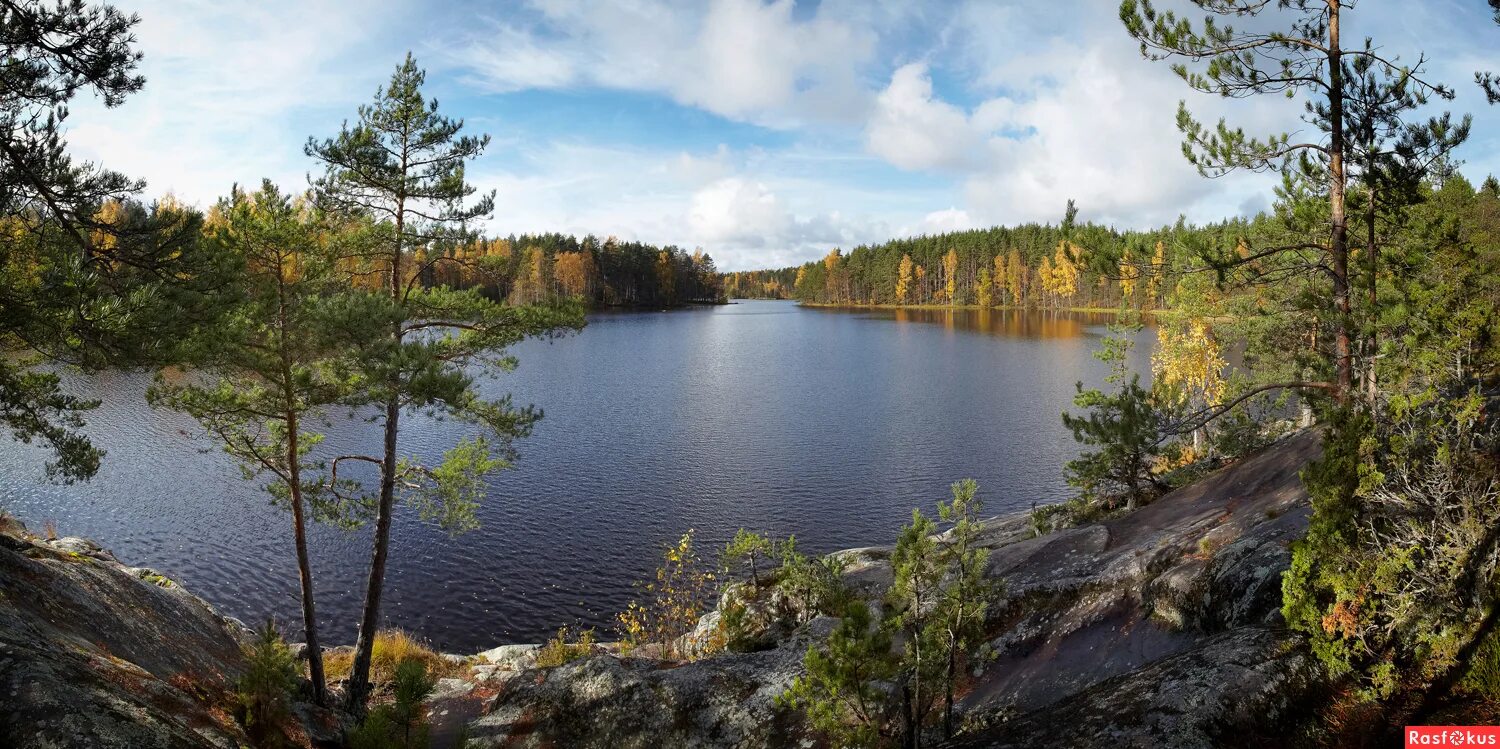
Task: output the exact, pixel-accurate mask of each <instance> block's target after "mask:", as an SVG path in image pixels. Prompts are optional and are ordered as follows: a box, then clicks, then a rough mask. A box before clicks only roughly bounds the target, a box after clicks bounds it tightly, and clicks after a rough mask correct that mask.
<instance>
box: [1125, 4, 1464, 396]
mask: <svg viewBox="0 0 1500 749" xmlns="http://www.w3.org/2000/svg"><path fill="white" fill-rule="evenodd" d="M1199 7H1201V8H1203V9H1204V10H1205V11H1207V12H1208V14H1209V15H1208V16H1207V17H1206V18H1205V20H1204V21H1203V23H1202V24H1201V26H1200V27H1198V28H1195V27H1194V25H1193V24H1192V23H1191V22H1190V21H1188V20H1187V19H1185V18H1179V17H1178V16H1177V15H1176V14H1175V13H1173V12H1172V11H1160V12H1159V11H1158V10H1157V9H1156V8H1155V7H1154V6H1153V4H1152V3H1151V2H1150V0H1123V2H1122V3H1121V4H1120V18H1121V20H1122V21H1123V22H1124V24H1125V28H1126V30H1127V31H1128V32H1129V33H1130V35H1131V36H1133V37H1135V38H1136V39H1137V40H1138V41H1139V42H1140V49H1141V54H1142V55H1143V56H1144V57H1146V58H1147V59H1151V60H1166V59H1175V60H1181V61H1182V62H1176V63H1174V64H1173V66H1172V69H1173V71H1174V72H1175V73H1176V74H1177V75H1178V76H1179V77H1180V78H1182V80H1183V81H1184V82H1185V83H1187V85H1188V86H1189V87H1190V88H1192V89H1194V90H1197V91H1200V92H1204V93H1211V94H1217V95H1220V96H1226V97H1236V98H1240V97H1249V96H1256V95H1284V96H1294V95H1296V94H1297V93H1300V92H1308V93H1309V95H1310V99H1309V102H1308V109H1307V111H1308V114H1307V115H1306V118H1305V119H1306V120H1307V121H1308V122H1309V124H1311V125H1313V126H1314V127H1315V128H1317V130H1318V131H1319V132H1320V133H1322V134H1323V136H1324V137H1323V138H1313V139H1308V140H1305V141H1300V142H1294V141H1293V140H1292V139H1291V136H1290V135H1289V134H1276V135H1272V136H1270V137H1268V138H1266V139H1264V140H1261V139H1257V138H1252V137H1249V136H1247V135H1246V134H1245V133H1244V131H1243V130H1238V129H1234V128H1231V127H1229V125H1228V124H1226V123H1225V122H1223V121H1220V122H1219V123H1218V125H1217V127H1213V128H1209V127H1205V126H1204V125H1203V124H1202V123H1200V122H1198V121H1197V120H1195V119H1194V118H1193V117H1192V115H1191V114H1189V112H1188V110H1187V107H1186V103H1183V104H1182V105H1181V106H1179V108H1178V113H1177V124H1178V128H1179V129H1180V130H1181V131H1182V133H1183V135H1184V139H1185V140H1184V147H1183V151H1184V153H1185V154H1186V155H1187V157H1188V160H1189V161H1190V162H1191V163H1192V164H1193V165H1194V166H1196V167H1197V168H1198V170H1199V172H1200V173H1202V174H1204V175H1205V176H1210V177H1216V176H1220V175H1223V174H1226V173H1228V172H1231V171H1235V170H1240V169H1248V170H1252V171H1264V170H1272V169H1278V170H1280V171H1282V172H1283V174H1284V175H1285V176H1286V178H1287V179H1289V180H1290V179H1294V178H1295V179H1297V180H1299V181H1302V182H1306V183H1309V184H1314V183H1315V184H1317V185H1318V186H1319V187H1321V188H1322V189H1323V190H1326V197H1327V204H1328V215H1327V224H1326V226H1327V227H1328V233H1327V235H1326V237H1324V236H1317V235H1311V236H1307V237H1302V238H1300V239H1298V240H1297V241H1292V242H1289V243H1287V244H1282V245H1276V246H1270V247H1251V248H1250V251H1249V252H1245V253H1229V254H1226V255H1220V256H1219V257H1217V258H1214V259H1213V262H1214V264H1215V265H1217V266H1218V267H1220V268H1221V272H1223V270H1222V269H1228V268H1241V267H1244V266H1247V265H1249V266H1256V265H1257V264H1258V266H1257V267H1259V268H1260V269H1261V271H1260V275H1261V277H1262V278H1267V279H1272V278H1274V279H1283V278H1285V277H1286V275H1288V274H1301V275H1308V276H1321V275H1323V274H1325V273H1326V275H1327V277H1328V278H1329V279H1330V283H1331V286H1332V289H1331V292H1332V293H1331V297H1332V309H1329V310H1327V311H1326V312H1325V314H1324V315H1323V318H1324V319H1325V321H1326V322H1327V323H1328V326H1329V327H1330V328H1331V330H1332V338H1333V343H1334V347H1333V348H1334V350H1333V352H1332V355H1331V366H1332V370H1333V378H1332V380H1331V381H1326V382H1296V383H1278V384H1276V385H1268V386H1265V387H1266V388H1272V387H1295V388H1298V389H1303V390H1309V389H1312V390H1324V391H1328V392H1331V393H1333V395H1334V396H1335V397H1336V398H1337V399H1338V400H1339V401H1340V402H1346V401H1347V400H1348V399H1349V398H1350V397H1351V395H1352V394H1353V387H1354V346H1355V342H1354V340H1353V336H1354V333H1355V331H1354V320H1353V315H1352V312H1353V306H1352V298H1351V285H1350V278H1351V277H1350V268H1349V258H1350V237H1349V220H1348V205H1347V190H1348V187H1349V184H1350V179H1351V174H1352V173H1353V170H1356V169H1357V168H1358V164H1357V163H1353V162H1352V159H1353V157H1354V156H1355V152H1356V149H1355V143H1356V140H1355V133H1353V132H1352V131H1351V129H1350V127H1351V124H1352V122H1351V118H1352V117H1355V116H1357V111H1358V109H1359V108H1360V107H1362V106H1367V105H1368V104H1369V103H1370V102H1369V99H1368V97H1367V96H1365V95H1364V94H1367V93H1372V92H1373V93H1374V94H1375V95H1377V96H1378V95H1382V94H1381V93H1380V91H1379V89H1378V88H1376V89H1373V90H1371V91H1362V90H1361V89H1360V86H1359V81H1360V78H1361V76H1360V74H1359V73H1358V72H1357V71H1358V69H1360V68H1363V69H1364V70H1366V71H1368V72H1370V73H1371V74H1374V75H1383V76H1386V77H1389V78H1394V79H1399V80H1400V81H1402V83H1401V84H1400V85H1402V86H1403V87H1405V88H1406V90H1407V91H1409V92H1410V93H1411V97H1410V101H1411V103H1410V104H1409V105H1408V104H1402V105H1400V106H1397V107H1395V108H1393V109H1392V110H1391V111H1389V112H1387V119H1388V120H1390V121H1393V122H1400V121H1401V114H1402V113H1403V112H1409V111H1410V110H1411V109H1413V108H1414V107H1415V106H1417V104H1416V102H1421V101H1425V100H1426V98H1427V97H1428V96H1439V97H1443V98H1451V97H1452V93H1451V92H1450V91H1448V90H1447V89H1446V88H1444V87H1443V86H1441V85H1438V84H1435V83H1431V82H1429V81H1427V80H1426V79H1425V78H1424V77H1423V68H1424V65H1425V62H1426V61H1425V58H1419V59H1418V60H1417V62H1416V64H1414V65H1402V64H1400V63H1398V62H1397V61H1396V60H1394V59H1392V58H1389V57H1387V56H1385V54H1384V53H1383V52H1382V51H1381V50H1379V49H1378V48H1376V47H1375V46H1374V45H1373V44H1371V43H1369V42H1368V41H1367V43H1366V44H1365V45H1364V47H1362V48H1359V47H1356V48H1348V47H1345V46H1344V45H1343V41H1342V38H1341V31H1342V25H1341V24H1342V21H1343V20H1344V16H1345V15H1346V14H1347V13H1349V12H1351V7H1352V3H1349V2H1348V1H1347V0H1286V1H1285V2H1280V3H1276V4H1274V5H1272V4H1268V3H1265V2H1259V1H1257V0H1229V1H1228V2H1216V3H1211V4H1203V3H1199ZM1272 8H1274V11H1271V10H1268V9H1272ZM1275 11H1285V12H1287V13H1288V14H1289V16H1290V18H1289V19H1288V21H1287V23H1286V24H1285V25H1284V26H1283V27H1282V28H1280V29H1276V28H1274V23H1273V21H1274V20H1275V19H1272V18H1269V16H1271V15H1272V14H1273V13H1274V12H1275ZM1250 17H1256V20H1255V22H1251V21H1250ZM1262 18H1264V22H1262ZM1217 19H1224V20H1226V21H1242V22H1245V23H1247V27H1242V28H1236V27H1233V26H1230V25H1227V24H1221V23H1220V22H1219V20H1217ZM1195 66H1196V67H1195ZM1319 223H1320V224H1321V222H1319ZM1309 253H1312V254H1313V257H1312V259H1309ZM1268 264H1274V265H1275V270H1274V272H1270V273H1267V272H1265V269H1266V267H1267V265H1268Z"/></svg>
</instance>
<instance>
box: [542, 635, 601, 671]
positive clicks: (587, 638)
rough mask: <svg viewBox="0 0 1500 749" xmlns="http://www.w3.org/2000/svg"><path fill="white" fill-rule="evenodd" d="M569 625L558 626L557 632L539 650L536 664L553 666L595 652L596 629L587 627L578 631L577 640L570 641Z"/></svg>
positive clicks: (546, 666) (570, 661) (544, 666)
mask: <svg viewBox="0 0 1500 749" xmlns="http://www.w3.org/2000/svg"><path fill="white" fill-rule="evenodd" d="M568 629H569V628H568V627H566V626H563V627H558V629H557V634H556V635H555V636H554V637H553V638H552V639H550V640H548V641H547V643H546V644H545V645H542V649H541V650H539V651H537V654H536V665H537V666H538V667H540V668H552V667H554V666H561V665H563V664H565V663H572V662H573V661H576V660H579V659H580V658H587V657H588V656H589V655H590V654H592V653H593V652H594V630H593V629H592V628H590V629H585V630H583V631H581V632H579V633H578V639H577V641H576V642H572V643H570V642H569V639H571V638H569V637H568V635H569V631H568Z"/></svg>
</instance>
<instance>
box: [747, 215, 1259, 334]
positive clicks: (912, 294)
mask: <svg viewBox="0 0 1500 749" xmlns="http://www.w3.org/2000/svg"><path fill="white" fill-rule="evenodd" d="M1072 210H1073V209H1072V206H1071V205H1070V206H1069V208H1068V211H1069V213H1068V216H1067V217H1066V218H1065V219H1064V221H1063V222H1062V223H1061V224H1057V225H1053V224H1035V223H1033V224H1023V225H1021V226H1017V227H999V226H997V227H992V228H989V229H973V230H969V231H961V232H950V233H946V234H936V235H923V236H918V237H911V238H907V239H895V240H891V241H889V242H886V243H884V244H879V245H873V246H871V245H861V246H859V247H855V248H854V249H853V250H851V251H849V252H847V253H845V252H842V251H841V250H837V249H835V250H833V251H832V252H830V253H828V255H827V256H825V257H823V258H822V259H821V260H814V261H810V262H808V263H804V264H803V265H797V266H791V267H787V268H778V269H774V270H757V271H744V272H739V273H726V274H725V275H724V292H725V293H726V294H727V295H728V296H730V297H737V298H749V299H797V300H800V301H803V302H808V303H813V304H835V305H837V304H847V305H954V306H966V305H968V306H981V307H992V306H995V307H999V306H1031V307H1090V308H1118V307H1121V306H1127V307H1131V308H1134V309H1142V310H1150V309H1158V308H1161V307H1164V306H1168V303H1169V302H1168V297H1170V295H1171V290H1172V288H1173V287H1174V286H1175V284H1176V282H1177V277H1178V276H1179V275H1180V273H1181V270H1180V269H1182V268H1184V267H1186V266H1189V265H1193V266H1196V267H1198V268H1199V269H1201V268H1202V265H1201V263H1193V262H1192V259H1193V258H1194V257H1195V256H1196V255H1197V254H1198V250H1199V248H1208V247H1224V246H1227V247H1234V246H1236V244H1237V243H1238V238H1239V237H1244V236H1249V235H1251V234H1253V233H1254V232H1255V228H1256V224H1257V222H1262V221H1265V220H1267V219H1265V218H1264V217H1261V218H1257V219H1254V220H1243V219H1236V220H1231V221H1226V222H1222V223H1217V224H1210V225H1206V226H1190V225H1187V224H1186V223H1185V222H1183V221H1181V220H1179V221H1178V223H1177V224H1176V225H1175V226H1170V227H1163V228H1160V229H1155V230H1151V231H1124V232H1122V231H1118V230H1116V229H1113V228H1110V227H1105V226H1099V225H1095V224H1084V225H1075V224H1074V223H1073V220H1072Z"/></svg>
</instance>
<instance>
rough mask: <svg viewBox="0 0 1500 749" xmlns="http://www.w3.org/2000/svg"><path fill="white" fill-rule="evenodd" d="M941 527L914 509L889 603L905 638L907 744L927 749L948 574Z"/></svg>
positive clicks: (894, 555) (900, 543)
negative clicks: (938, 535)
mask: <svg viewBox="0 0 1500 749" xmlns="http://www.w3.org/2000/svg"><path fill="white" fill-rule="evenodd" d="M936 532H937V526H936V524H934V523H933V522H932V519H931V518H929V517H927V516H926V515H923V514H922V512H921V511H920V510H916V509H914V510H912V512H911V523H910V524H909V525H907V526H906V527H905V528H902V529H901V535H900V536H899V537H898V538H897V539H896V547H895V549H893V550H892V551H891V569H892V571H893V573H894V575H895V579H894V581H893V582H892V584H891V589H890V591H889V592H888V593H887V595H886V598H887V602H888V605H889V606H890V609H891V617H892V624H891V626H892V627H893V628H896V629H898V630H899V631H900V632H901V633H902V635H903V637H904V639H905V646H904V654H903V656H902V658H901V669H900V672H899V680H900V687H901V724H902V736H903V738H904V739H905V745H906V746H908V747H911V749H920V748H921V746H922V728H923V727H924V726H925V725H926V723H927V716H928V715H929V713H930V712H931V711H932V704H933V701H934V694H933V685H932V682H933V681H935V680H937V679H938V678H940V676H939V674H941V673H942V666H941V664H942V656H941V655H940V654H939V653H940V652H941V635H940V631H939V626H940V621H939V619H938V616H937V611H936V608H937V606H938V602H939V601H940V600H941V596H942V589H941V584H942V579H943V574H944V569H943V566H942V562H943V560H942V556H941V554H940V553H939V550H938V546H937V541H936V539H934V538H933V535H934V534H935V533H936Z"/></svg>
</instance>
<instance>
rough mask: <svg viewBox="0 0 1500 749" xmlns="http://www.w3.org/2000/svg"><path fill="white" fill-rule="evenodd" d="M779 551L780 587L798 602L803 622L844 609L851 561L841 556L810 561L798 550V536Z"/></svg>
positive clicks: (784, 543) (781, 546)
mask: <svg viewBox="0 0 1500 749" xmlns="http://www.w3.org/2000/svg"><path fill="white" fill-rule="evenodd" d="M776 552H777V555H778V556H780V557H781V569H780V571H779V572H780V578H779V579H778V581H777V585H778V586H779V587H780V588H781V590H782V592H783V593H785V594H786V596H787V598H790V599H791V600H792V601H793V602H795V603H796V605H797V607H798V609H799V611H798V614H799V616H800V617H801V618H802V620H804V621H806V620H809V619H812V618H813V617H814V616H816V615H818V614H826V615H828V616H835V615H838V614H839V613H841V612H842V611H843V610H844V608H845V604H847V603H848V602H849V600H850V593H849V590H848V588H847V586H845V585H844V571H845V570H846V569H847V568H848V566H849V560H847V559H845V558H844V557H842V556H840V555H838V554H830V555H828V556H825V557H820V558H817V559H813V558H809V557H808V556H807V555H806V554H803V553H802V552H800V551H797V537H796V536H791V537H789V538H787V540H786V541H784V542H782V543H780V544H777V549H776Z"/></svg>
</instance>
